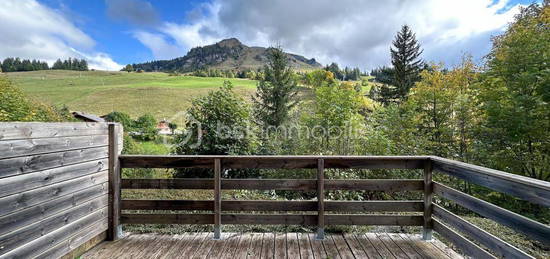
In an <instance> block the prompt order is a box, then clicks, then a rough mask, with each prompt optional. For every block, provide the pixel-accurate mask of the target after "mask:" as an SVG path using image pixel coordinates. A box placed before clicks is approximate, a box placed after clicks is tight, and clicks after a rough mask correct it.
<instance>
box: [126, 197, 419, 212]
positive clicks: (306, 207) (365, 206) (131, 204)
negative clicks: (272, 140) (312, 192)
mask: <svg viewBox="0 0 550 259" xmlns="http://www.w3.org/2000/svg"><path fill="white" fill-rule="evenodd" d="M121 202H122V203H121V207H122V209H123V210H212V207H213V201H211V200H122V201H121ZM423 206H424V203H423V202H422V201H391V200H389V201H326V202H325V211H342V212H385V211H395V212H421V211H422V210H423ZM221 209H222V211H317V202H315V201H274V200H253V201H252V200H247V201H243V200H224V201H223V203H222V205H221Z"/></svg>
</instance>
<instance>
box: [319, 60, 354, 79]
mask: <svg viewBox="0 0 550 259" xmlns="http://www.w3.org/2000/svg"><path fill="white" fill-rule="evenodd" d="M325 70H326V71H329V72H332V74H333V75H334V77H335V78H336V79H338V80H341V81H357V80H361V70H359V68H357V67H356V68H349V67H345V68H344V69H340V67H338V64H336V63H334V62H333V63H331V64H330V65H327V66H326V67H325Z"/></svg>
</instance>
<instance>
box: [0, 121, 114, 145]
mask: <svg viewBox="0 0 550 259" xmlns="http://www.w3.org/2000/svg"><path fill="white" fill-rule="evenodd" d="M106 134H107V124H106V123H91V122H48V123H44V122H1V123H0V141H5V140H14V139H29V138H52V137H72V136H85V135H106Z"/></svg>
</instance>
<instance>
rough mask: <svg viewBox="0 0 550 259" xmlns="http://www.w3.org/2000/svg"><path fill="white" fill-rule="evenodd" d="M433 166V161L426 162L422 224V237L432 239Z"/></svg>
mask: <svg viewBox="0 0 550 259" xmlns="http://www.w3.org/2000/svg"><path fill="white" fill-rule="evenodd" d="M432 167H433V163H432V162H431V161H427V162H426V163H425V164H424V225H423V226H422V238H423V239H424V240H431V239H432V211H433V204H432V200H433V198H434V193H433V181H432Z"/></svg>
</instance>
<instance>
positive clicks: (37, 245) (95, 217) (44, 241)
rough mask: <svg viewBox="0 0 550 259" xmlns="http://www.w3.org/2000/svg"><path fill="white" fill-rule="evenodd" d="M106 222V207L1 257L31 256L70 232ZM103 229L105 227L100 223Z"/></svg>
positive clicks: (62, 238)
mask: <svg viewBox="0 0 550 259" xmlns="http://www.w3.org/2000/svg"><path fill="white" fill-rule="evenodd" d="M99 221H103V222H105V223H106V222H107V208H104V209H101V210H98V211H95V212H93V213H89V214H88V215H86V216H85V217H82V218H80V219H78V220H77V221H75V222H73V223H71V224H68V225H66V226H64V227H62V228H58V229H56V230H55V231H53V232H49V233H44V234H45V235H43V236H41V237H40V238H38V239H35V240H33V241H32V242H29V243H26V244H25V245H23V246H20V247H17V248H16V249H14V250H12V251H10V252H9V253H6V254H3V255H2V257H3V258H33V257H35V256H37V255H39V254H41V253H43V252H44V251H46V250H47V249H49V248H51V247H53V246H55V245H57V244H58V243H59V242H61V241H63V240H64V239H65V238H66V237H67V236H70V235H71V233H78V232H80V231H81V230H82V229H85V228H86V227H88V226H91V225H93V224H94V223H95V222H99ZM102 228H103V230H106V229H107V228H106V227H105V226H104V225H102Z"/></svg>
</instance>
